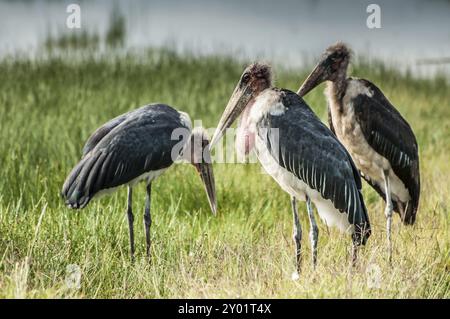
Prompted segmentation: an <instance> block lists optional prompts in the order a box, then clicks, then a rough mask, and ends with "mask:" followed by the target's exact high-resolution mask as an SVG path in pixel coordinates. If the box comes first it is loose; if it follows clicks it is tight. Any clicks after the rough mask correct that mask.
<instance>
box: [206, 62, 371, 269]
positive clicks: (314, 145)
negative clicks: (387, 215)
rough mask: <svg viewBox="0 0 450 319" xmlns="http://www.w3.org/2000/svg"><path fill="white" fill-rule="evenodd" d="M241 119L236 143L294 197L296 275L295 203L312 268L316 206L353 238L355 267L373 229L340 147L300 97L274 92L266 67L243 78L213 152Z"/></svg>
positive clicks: (220, 126)
mask: <svg viewBox="0 0 450 319" xmlns="http://www.w3.org/2000/svg"><path fill="white" fill-rule="evenodd" d="M241 115H242V116H241ZM239 116H241V121H240V127H239V131H238V132H241V134H242V135H241V136H238V140H241V141H243V142H242V143H244V144H245V152H246V153H248V152H250V151H252V150H254V151H255V152H256V155H257V157H258V160H259V162H260V163H261V165H262V166H263V168H264V169H265V170H266V172H267V173H268V174H270V175H271V176H272V177H273V178H274V179H275V181H276V182H277V183H278V184H279V185H280V186H281V188H282V189H283V190H284V191H285V192H287V193H288V194H289V195H290V197H291V204H292V212H293V219H294V242H295V245H296V258H297V273H299V272H300V264H301V237H302V228H301V225H300V220H299V217H298V212H297V206H296V199H301V200H304V201H306V204H307V213H308V217H309V221H310V240H311V247H312V249H311V250H312V262H313V265H314V266H315V265H316V262H317V243H318V227H317V224H316V221H315V218H314V212H313V208H312V203H314V205H315V206H316V208H317V211H318V213H319V216H320V217H321V219H323V220H324V222H325V223H326V224H327V225H328V226H337V227H338V228H340V229H341V230H342V231H344V232H348V233H349V234H351V236H352V239H353V241H352V242H353V250H352V251H353V261H355V260H356V248H357V247H358V246H360V245H361V244H365V243H366V241H367V239H368V238H369V235H370V224H369V218H368V216H367V212H366V207H365V205H364V201H363V197H362V195H361V180H360V176H359V174H358V171H357V169H356V167H355V165H354V164H353V161H352V159H351V157H350V155H349V154H348V153H347V151H346V150H345V148H344V147H343V146H342V144H341V143H340V142H339V141H338V140H337V138H336V137H335V136H334V134H333V133H332V132H331V131H330V130H329V129H328V128H327V127H326V126H325V125H324V124H323V123H322V122H321V121H320V120H319V118H318V117H317V116H316V115H315V114H314V113H313V111H312V110H311V109H310V108H309V106H308V105H307V104H306V103H305V102H304V101H303V99H302V98H300V97H299V96H298V95H297V94H296V93H294V92H291V91H289V90H285V89H279V88H275V87H273V86H272V73H271V69H270V67H269V66H268V65H266V64H261V63H255V64H252V65H250V66H249V67H247V68H246V69H245V71H244V72H243V74H242V76H241V78H240V80H239V82H238V84H237V86H236V88H235V90H234V92H233V94H232V96H231V98H230V100H229V102H228V105H227V106H226V108H225V111H224V112H223V114H222V117H221V119H220V121H219V124H218V127H217V129H216V131H215V133H214V136H213V138H212V141H211V147H212V146H214V144H215V143H217V141H218V140H219V139H220V138H221V137H222V136H223V135H224V133H225V130H226V129H227V128H228V127H230V126H231V125H232V124H233V122H234V121H235V120H236V119H237V118H238V117H239Z"/></svg>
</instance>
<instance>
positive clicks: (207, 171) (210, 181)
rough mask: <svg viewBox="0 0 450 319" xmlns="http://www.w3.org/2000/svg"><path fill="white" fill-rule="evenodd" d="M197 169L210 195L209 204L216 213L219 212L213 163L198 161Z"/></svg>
mask: <svg viewBox="0 0 450 319" xmlns="http://www.w3.org/2000/svg"><path fill="white" fill-rule="evenodd" d="M196 166H197V170H198V172H199V174H200V178H201V179H202V181H203V184H204V185H205V191H206V194H207V195H208V202H209V206H210V207H211V211H212V213H213V214H214V215H216V213H217V200H216V186H215V182H214V173H213V168H212V164H211V163H205V162H202V163H198V164H196Z"/></svg>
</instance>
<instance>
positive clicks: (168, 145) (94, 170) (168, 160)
mask: <svg viewBox="0 0 450 319" xmlns="http://www.w3.org/2000/svg"><path fill="white" fill-rule="evenodd" d="M119 118H120V117H119ZM181 127H185V128H187V127H186V126H185V123H184V122H183V121H182V119H181V118H180V113H178V112H177V111H176V110H174V109H173V108H171V107H170V106H167V105H162V104H155V105H148V106H145V107H142V108H140V109H138V110H136V111H134V112H132V113H129V114H128V116H126V119H125V120H123V121H122V122H121V123H120V124H118V125H116V126H115V127H114V128H113V129H111V130H110V131H109V132H108V133H107V134H105V135H104V136H103V138H101V139H100V141H99V142H97V144H96V145H95V146H94V147H93V148H92V149H91V150H90V151H89V152H88V153H87V154H86V155H85V156H84V157H83V158H82V159H81V161H80V162H79V163H78V164H77V165H76V166H75V168H74V169H73V170H72V172H71V173H70V174H69V176H68V177H67V179H66V182H65V183H64V186H63V190H62V195H63V196H64V198H65V199H66V203H67V204H68V205H69V206H71V207H73V208H83V207H84V206H86V205H87V204H88V203H89V201H90V200H91V199H92V197H93V196H94V195H95V194H96V193H97V192H99V191H101V190H106V189H109V188H114V187H117V186H120V185H122V184H126V183H129V182H131V181H132V180H133V179H135V178H137V177H139V176H141V175H143V174H145V173H147V172H149V171H155V170H159V169H163V168H166V167H168V166H170V165H171V164H172V163H173V160H172V156H171V152H172V149H173V147H174V146H175V145H176V144H177V143H179V141H180V140H172V132H173V130H175V129H176V128H181ZM177 138H178V136H177Z"/></svg>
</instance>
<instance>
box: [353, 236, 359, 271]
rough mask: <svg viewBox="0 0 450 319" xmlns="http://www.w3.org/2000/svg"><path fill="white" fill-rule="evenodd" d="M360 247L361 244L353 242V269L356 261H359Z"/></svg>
mask: <svg viewBox="0 0 450 319" xmlns="http://www.w3.org/2000/svg"><path fill="white" fill-rule="evenodd" d="M358 247H359V244H358V243H356V242H355V241H353V243H352V267H355V266H356V260H357V259H358Z"/></svg>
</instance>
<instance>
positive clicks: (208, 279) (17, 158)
mask: <svg viewBox="0 0 450 319" xmlns="http://www.w3.org/2000/svg"><path fill="white" fill-rule="evenodd" d="M118 21H120V19H118ZM120 23H121V22H120ZM120 33H121V32H120V30H119V31H117V30H116V31H115V32H111V35H110V37H109V40H107V41H108V43H110V44H111V45H115V44H116V43H119V45H120V42H121V41H120V40H118V41H115V40H114V38H115V37H116V36H115V35H114V34H119V35H120ZM82 36H83V37H84V39H85V41H84V42H83V41H82V42H81V43H82V44H83V45H82V47H84V48H92V46H91V45H90V43H91V42H97V41H100V40H99V38H98V37H97V38H96V37H95V36H92V35H88V34H84V35H82ZM119 39H120V36H119ZM74 41H75V40H73V39H72V40H70V39H69V40H67V41H66V42H64V41H63V42H61V43H63V44H64V45H61V47H62V48H63V49H64V50H65V49H66V48H67V47H70V45H68V44H67V43H75V42H76V41H78V40H76V41H75V42H74ZM49 43H50V44H49ZM58 43H59V42H58V41H57V39H56V41H53V42H51V41H48V42H47V46H51V47H52V48H54V49H55V48H56V49H55V50H56V51H58V47H59V45H58ZM75 46H77V44H76V43H75ZM69 55H70V54H69V53H67V52H66V53H61V52H59V53H58V52H56V53H55V52H54V53H52V54H49V55H48V56H46V57H42V58H38V59H36V60H28V59H23V58H17V57H10V58H4V59H2V60H0V137H1V138H0V297H26V298H34V297H74V298H80V297H81V298H86V297H89V298H90V297H98V298H100V297H106V298H118V297H123V298H137V297H145V298H154V297H157V298H159V297H162V298H167V297H168V298H174V297H200V298H203V297H231V298H234V297H275V298H282V297H288V298H304V297H310V298H316V297H352V298H360V297H376V298H378V297H387V298H403V297H420V298H448V297H450V272H449V270H450V258H449V253H450V249H449V242H450V240H449V234H450V233H449V221H450V220H449V209H450V182H449V181H450V169H449V163H450V152H449V143H450V90H449V84H448V83H447V82H446V80H445V79H443V78H439V77H437V78H435V79H430V80H417V79H413V78H411V77H410V76H408V75H407V74H406V75H401V74H399V73H398V72H396V71H393V70H391V69H389V68H387V67H385V66H384V65H383V64H382V63H374V64H369V63H366V62H364V61H362V60H359V61H358V62H356V63H355V66H354V68H353V70H352V73H353V74H354V75H357V76H359V77H366V78H369V79H371V80H372V81H373V82H375V83H376V84H377V85H378V86H379V87H380V88H381V89H382V90H383V91H384V92H385V93H386V95H387V96H388V97H389V98H390V100H391V101H392V102H393V104H394V105H396V106H397V108H398V109H399V110H400V112H401V113H402V114H403V115H404V116H405V118H406V119H408V121H409V122H410V123H411V125H412V127H413V129H414V131H415V132H416V135H417V138H418V142H419V145H420V159H421V175H422V197H421V205H420V210H419V214H418V219H417V223H416V225H414V226H413V227H408V228H406V227H404V226H403V225H401V224H400V222H399V219H398V216H396V218H395V222H394V225H393V238H394V259H393V263H392V265H389V263H388V262H387V259H386V250H385V247H386V245H385V244H386V243H385V218H384V215H383V210H384V203H383V201H382V200H381V199H380V198H379V197H378V196H377V195H376V193H375V192H374V191H373V190H372V189H370V187H369V186H368V185H367V184H364V196H365V200H366V204H367V206H368V210H369V213H370V217H371V219H372V224H373V235H372V237H371V238H370V240H369V242H368V245H367V246H366V247H365V248H364V249H363V250H362V251H361V255H360V259H359V263H358V265H357V267H356V268H355V269H352V268H350V259H349V247H350V239H349V238H348V237H347V236H345V235H342V234H340V233H339V232H338V231H336V230H335V229H327V228H326V227H325V226H324V224H323V223H320V225H319V227H320V238H319V264H318V267H317V269H316V270H313V269H312V267H311V266H310V260H309V257H310V250H309V242H308V234H307V231H308V220H307V215H306V213H305V206H304V204H301V205H300V207H299V209H300V211H301V212H302V214H301V222H302V225H303V227H304V237H303V247H304V262H303V272H302V274H301V278H300V280H298V281H293V280H291V273H292V272H293V271H294V269H295V261H294V245H293V242H292V239H291V237H292V235H291V234H292V217H291V210H290V203H289V197H288V195H287V194H285V193H284V192H283V191H282V190H281V189H280V188H279V187H278V185H277V184H276V183H275V182H274V181H273V180H272V179H271V178H270V176H267V175H265V174H263V173H262V171H261V169H260V167H259V164H250V165H241V164H236V165H225V164H217V165H215V174H216V183H217V185H216V187H217V192H218V203H219V213H218V216H217V217H213V216H212V215H211V214H210V212H209V208H208V203H207V200H206V197H205V195H204V192H203V189H202V185H201V182H200V179H199V178H198V177H197V176H196V173H195V171H194V170H193V169H192V168H191V167H189V166H187V165H175V166H174V167H172V168H170V170H168V171H167V173H166V174H164V175H163V176H162V177H161V178H160V179H158V180H157V181H156V182H155V184H154V188H153V190H154V192H153V202H152V214H153V220H154V223H153V226H152V231H151V232H152V240H153V247H152V263H151V264H149V263H148V262H147V260H146V258H145V257H144V256H145V248H144V231H143V221H142V213H143V207H144V198H145V196H144V189H143V187H142V186H141V187H138V188H137V192H136V193H135V194H136V195H135V202H134V211H135V216H136V232H137V234H136V244H137V260H136V263H135V264H131V262H130V258H129V252H128V247H129V246H128V245H129V244H128V226H127V221H126V218H125V207H126V191H125V190H124V189H123V190H121V191H119V192H118V193H116V194H115V195H112V196H109V197H104V198H103V199H101V200H98V201H94V202H92V203H91V204H90V205H89V206H88V207H87V208H86V209H85V210H83V211H71V210H69V209H67V208H65V207H64V203H63V201H62V200H61V198H60V197H59V190H60V188H61V186H62V183H63V181H64V179H65V176H66V174H67V173H68V172H69V170H70V169H71V167H72V166H73V165H74V164H75V163H76V162H77V160H78V159H79V157H80V153H81V148H82V146H83V143H84V141H85V140H86V139H87V137H88V136H89V134H90V133H91V132H92V131H93V130H94V129H95V128H97V127H98V126H99V125H101V124H102V123H104V122H105V121H107V120H108V119H110V118H112V117H115V116H117V115H118V114H121V113H123V112H126V111H128V110H131V109H134V108H137V107H139V106H141V105H144V104H147V103H151V102H164V103H167V104H169V105H173V106H175V107H177V108H178V109H180V110H184V111H187V112H188V113H189V114H190V115H191V117H192V118H193V119H201V120H203V124H204V125H205V126H206V127H213V126H215V124H216V123H217V121H218V119H219V117H220V115H221V113H222V111H223V108H224V107H225V105H226V102H227V101H228V98H229V96H230V94H231V92H232V90H233V88H234V86H235V84H236V82H237V80H238V78H239V76H240V74H241V72H242V70H243V67H244V66H245V64H246V63H247V62H242V61H236V60H233V59H232V58H229V57H219V56H209V57H201V58H200V57H195V56H193V55H189V54H185V55H178V54H176V53H174V52H173V51H171V50H166V49H161V50H148V51H147V52H146V53H145V54H139V55H129V54H119V55H113V54H112V55H109V54H106V53H105V54H99V53H95V52H94V53H86V52H85V54H83V55H82V58H73V56H69ZM274 71H275V75H276V85H277V86H279V87H284V88H289V89H292V90H296V89H297V88H298V86H299V85H300V83H301V82H302V80H303V79H304V78H305V76H306V73H307V71H308V70H307V69H302V70H299V69H281V68H277V67H276V66H275V67H274ZM322 89H323V88H322V87H321V88H319V89H316V90H315V91H313V92H312V93H310V94H309V95H308V96H307V99H306V100H307V102H308V103H309V105H310V106H311V107H312V108H313V110H314V111H315V112H316V113H317V114H318V115H319V116H321V118H322V119H323V120H325V116H326V103H325V99H324V96H323V93H322V91H323V90H322ZM70 264H76V265H78V266H79V267H80V268H81V271H82V278H81V287H80V289H70V288H68V287H67V285H66V282H65V278H66V268H67V266H68V265H70Z"/></svg>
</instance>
